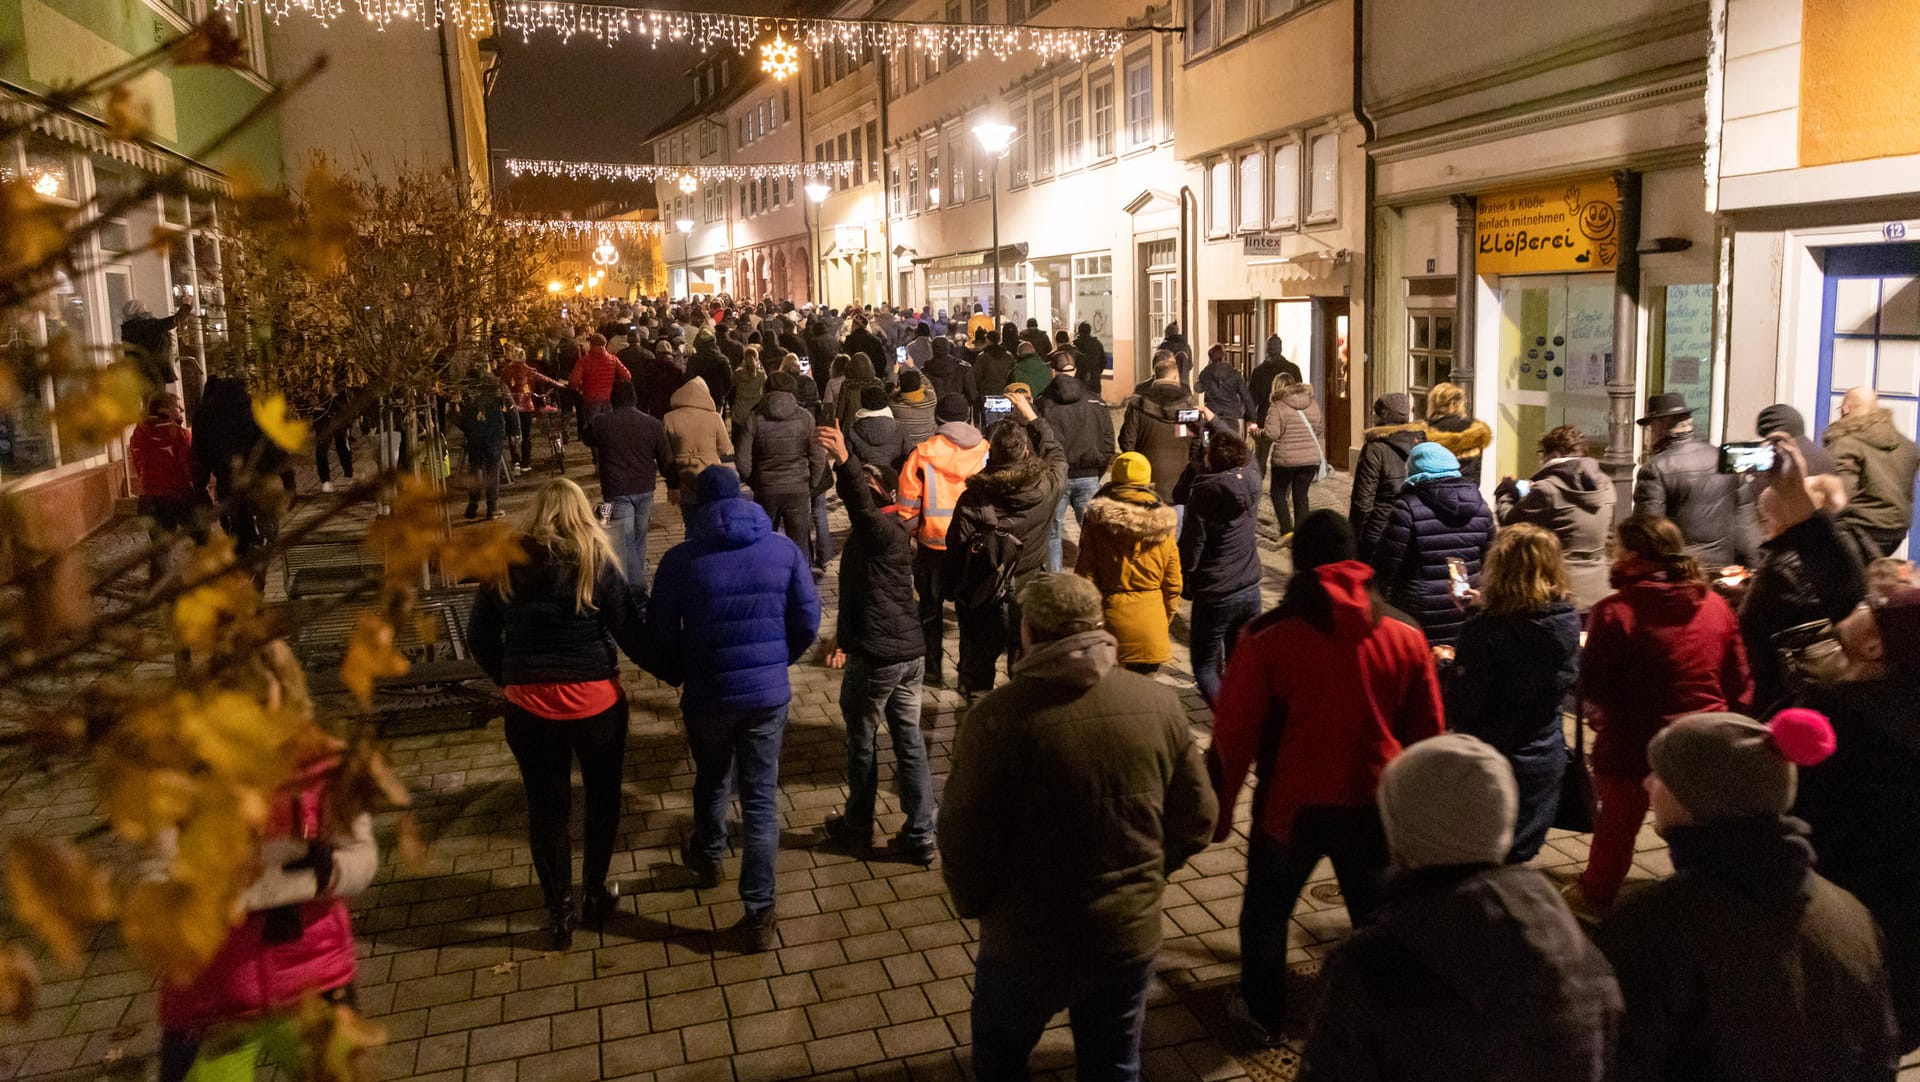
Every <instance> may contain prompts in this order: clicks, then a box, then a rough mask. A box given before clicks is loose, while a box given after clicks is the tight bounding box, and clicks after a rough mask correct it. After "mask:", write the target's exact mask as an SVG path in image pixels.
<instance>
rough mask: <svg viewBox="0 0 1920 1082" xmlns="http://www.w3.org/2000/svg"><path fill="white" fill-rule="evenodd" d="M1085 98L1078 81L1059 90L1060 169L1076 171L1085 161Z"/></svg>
mask: <svg viewBox="0 0 1920 1082" xmlns="http://www.w3.org/2000/svg"><path fill="white" fill-rule="evenodd" d="M1086 105H1087V101H1086V97H1085V96H1084V95H1083V93H1082V92H1081V90H1080V83H1079V82H1078V81H1075V82H1071V83H1068V84H1067V85H1065V86H1063V87H1061V88H1060V168H1061V169H1062V170H1066V169H1078V168H1080V167H1081V166H1082V165H1085V164H1086V161H1087V116H1086Z"/></svg>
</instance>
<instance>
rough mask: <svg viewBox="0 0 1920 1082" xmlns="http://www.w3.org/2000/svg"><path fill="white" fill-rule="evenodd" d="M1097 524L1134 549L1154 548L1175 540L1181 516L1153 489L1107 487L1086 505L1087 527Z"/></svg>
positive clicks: (1149, 486)
mask: <svg viewBox="0 0 1920 1082" xmlns="http://www.w3.org/2000/svg"><path fill="white" fill-rule="evenodd" d="M1096 523H1097V524H1099V525H1100V526H1103V527H1105V528H1107V529H1110V530H1112V531H1113V532H1114V533H1116V534H1118V535H1120V537H1122V538H1124V539H1125V540H1126V541H1128V542H1130V543H1132V544H1134V545H1151V544H1157V543H1159V542H1161V541H1164V540H1166V539H1167V538H1169V537H1172V536H1173V531H1174V528H1175V526H1177V525H1178V523H1179V516H1178V515H1177V514H1176V513H1175V512H1174V510H1173V508H1172V507H1169V506H1168V505H1166V504H1164V503H1161V502H1160V497H1159V496H1158V495H1156V494H1155V493H1154V490H1153V486H1152V485H1108V486H1106V487H1105V488H1103V489H1101V490H1100V492H1099V493H1098V494H1097V495H1095V496H1094V497H1093V499H1092V500H1090V501H1088V503H1087V525H1089V526H1092V525H1094V524H1096Z"/></svg>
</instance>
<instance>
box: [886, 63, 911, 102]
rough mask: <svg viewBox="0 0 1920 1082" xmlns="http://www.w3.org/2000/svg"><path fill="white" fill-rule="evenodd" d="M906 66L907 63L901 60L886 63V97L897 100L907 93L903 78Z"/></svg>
mask: <svg viewBox="0 0 1920 1082" xmlns="http://www.w3.org/2000/svg"><path fill="white" fill-rule="evenodd" d="M907 66H908V62H907V61H905V60H903V59H896V60H890V61H888V62H887V97H889V98H895V99H897V98H899V97H900V95H902V94H905V93H906V92H907V85H906V81H905V78H904V73H905V72H906V69H907Z"/></svg>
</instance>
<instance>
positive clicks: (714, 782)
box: [647, 466, 820, 951]
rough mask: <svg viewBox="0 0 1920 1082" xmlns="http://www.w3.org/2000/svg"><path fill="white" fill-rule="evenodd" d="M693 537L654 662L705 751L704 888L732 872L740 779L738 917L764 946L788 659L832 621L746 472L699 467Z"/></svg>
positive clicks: (698, 825) (658, 575) (697, 768)
mask: <svg viewBox="0 0 1920 1082" xmlns="http://www.w3.org/2000/svg"><path fill="white" fill-rule="evenodd" d="M686 517H687V539H686V540H685V541H683V542H681V543H680V544H678V545H675V546H674V547H672V548H671V549H668V550H667V554H666V555H665V556H663V557H661V560H660V567H659V569H658V571H656V572H655V575H654V595H653V601H652V603H651V606H650V607H649V609H648V612H647V643H648V647H649V661H650V664H649V669H650V671H651V672H652V673H653V674H654V675H655V676H657V677H659V678H660V679H661V680H664V681H666V682H667V683H669V684H672V685H674V686H676V687H679V688H680V689H681V691H680V712H681V714H682V715H683V716H684V718H685V720H686V726H687V742H688V743H689V744H690V745H691V748H692V752H693V763H694V780H693V822H694V825H693V837H692V838H690V839H689V840H688V841H687V843H686V844H685V845H683V846H682V847H681V850H680V855H681V858H682V859H683V860H685V861H686V865H687V867H688V868H689V869H690V870H691V871H692V872H693V873H694V876H695V878H696V881H697V883H698V885H699V886H701V887H702V888H711V887H712V886H714V885H715V884H717V883H718V882H719V881H720V858H721V856H722V855H723V854H724V853H725V852H726V846H727V829H726V828H727V802H728V799H729V794H728V791H727V790H728V786H727V773H728V771H729V770H731V771H733V774H734V777H735V779H736V781H737V787H738V789H739V791H740V820H741V836H742V838H743V840H744V849H745V853H744V854H743V858H742V861H741V868H740V901H741V903H742V904H743V905H744V906H745V907H746V915H745V916H744V917H742V918H741V920H740V923H739V924H738V925H736V927H737V928H739V929H740V930H742V931H743V932H745V933H746V935H747V937H748V941H749V943H750V944H751V945H752V948H753V949H754V950H756V951H764V950H768V949H771V948H772V946H773V945H774V943H775V942H776V938H775V932H774V912H773V862H774V857H775V855H776V853H777V852H778V850H779V845H780V813H779V809H778V807H777V806H776V801H777V800H778V798H779V795H780V794H779V788H780V741H781V736H782V734H783V733H784V732H785V730H786V726H787V708H788V706H789V705H790V704H791V701H792V689H791V687H790V685H789V684H788V683H787V667H788V666H790V665H792V664H794V663H795V662H797V661H799V660H800V658H801V656H802V655H804V654H805V653H806V652H807V650H808V649H810V648H811V647H812V646H813V642H814V636H815V635H817V634H818V633H819V631H820V595H819V593H818V592H816V591H815V589H814V585H813V574H812V572H811V570H810V569H809V567H808V565H807V557H806V555H805V554H804V553H802V552H801V550H800V546H799V545H797V544H795V543H794V542H793V541H791V540H789V539H788V538H785V537H781V536H780V535H778V534H776V533H774V532H773V522H772V520H770V519H769V518H767V513H766V512H765V511H763V510H761V508H760V505H759V504H756V503H754V502H753V501H751V500H748V499H744V498H742V497H741V495H740V478H739V475H738V474H735V473H734V472H733V470H732V469H731V468H729V467H727V466H709V467H707V468H706V469H705V470H703V471H701V472H700V474H699V475H698V476H697V477H696V478H695V479H694V483H693V495H692V502H691V505H690V506H688V507H687V509H686Z"/></svg>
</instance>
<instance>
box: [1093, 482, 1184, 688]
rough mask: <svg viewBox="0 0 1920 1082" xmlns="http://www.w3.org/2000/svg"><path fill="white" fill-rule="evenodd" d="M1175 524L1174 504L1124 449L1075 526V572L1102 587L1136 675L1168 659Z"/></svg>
mask: <svg viewBox="0 0 1920 1082" xmlns="http://www.w3.org/2000/svg"><path fill="white" fill-rule="evenodd" d="M1177 522H1178V520H1177V519H1176V517H1175V515H1174V510H1173V507H1172V505H1171V504H1167V503H1163V502H1161V500H1160V498H1159V496H1158V495H1157V494H1156V493H1155V492H1154V487H1153V474H1152V471H1151V468H1150V467H1149V465H1148V463H1147V457H1146V456H1145V455H1142V454H1140V453H1138V452H1135V451H1129V452H1127V453H1126V454H1123V455H1120V456H1119V457H1117V458H1115V459H1114V460H1113V480H1112V481H1110V482H1108V483H1107V485H1106V487H1104V488H1102V489H1101V490H1100V491H1099V492H1097V493H1095V494H1094V497H1093V499H1092V500H1091V501H1090V502H1089V503H1088V504H1087V516H1086V519H1085V520H1084V524H1083V525H1082V526H1081V528H1080V553H1079V556H1078V558H1076V559H1075V560H1074V563H1073V571H1074V574H1077V575H1079V576H1081V577H1083V578H1087V579H1091V580H1093V584H1094V585H1095V586H1098V587H1099V588H1100V596H1101V597H1102V598H1103V599H1104V606H1103V607H1104V610H1105V617H1106V624H1107V630H1108V631H1110V632H1112V633H1113V637H1114V638H1115V639H1117V640H1118V641H1119V643H1120V655H1119V659H1120V664H1122V665H1124V666H1126V667H1127V668H1129V669H1132V670H1133V671H1134V672H1146V673H1150V672H1153V671H1155V670H1157V669H1159V667H1160V666H1161V665H1164V664H1166V663H1167V662H1168V661H1170V660H1172V659H1173V639H1172V636H1171V635H1170V634H1169V633H1168V628H1169V626H1170V625H1171V624H1172V623H1173V615H1174V612H1175V610H1176V609H1177V607H1178V606H1179V604H1180V585H1181V580H1180V547H1179V544H1178V542H1177V541H1176V540H1175V537H1174V533H1175V526H1176V525H1177Z"/></svg>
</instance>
